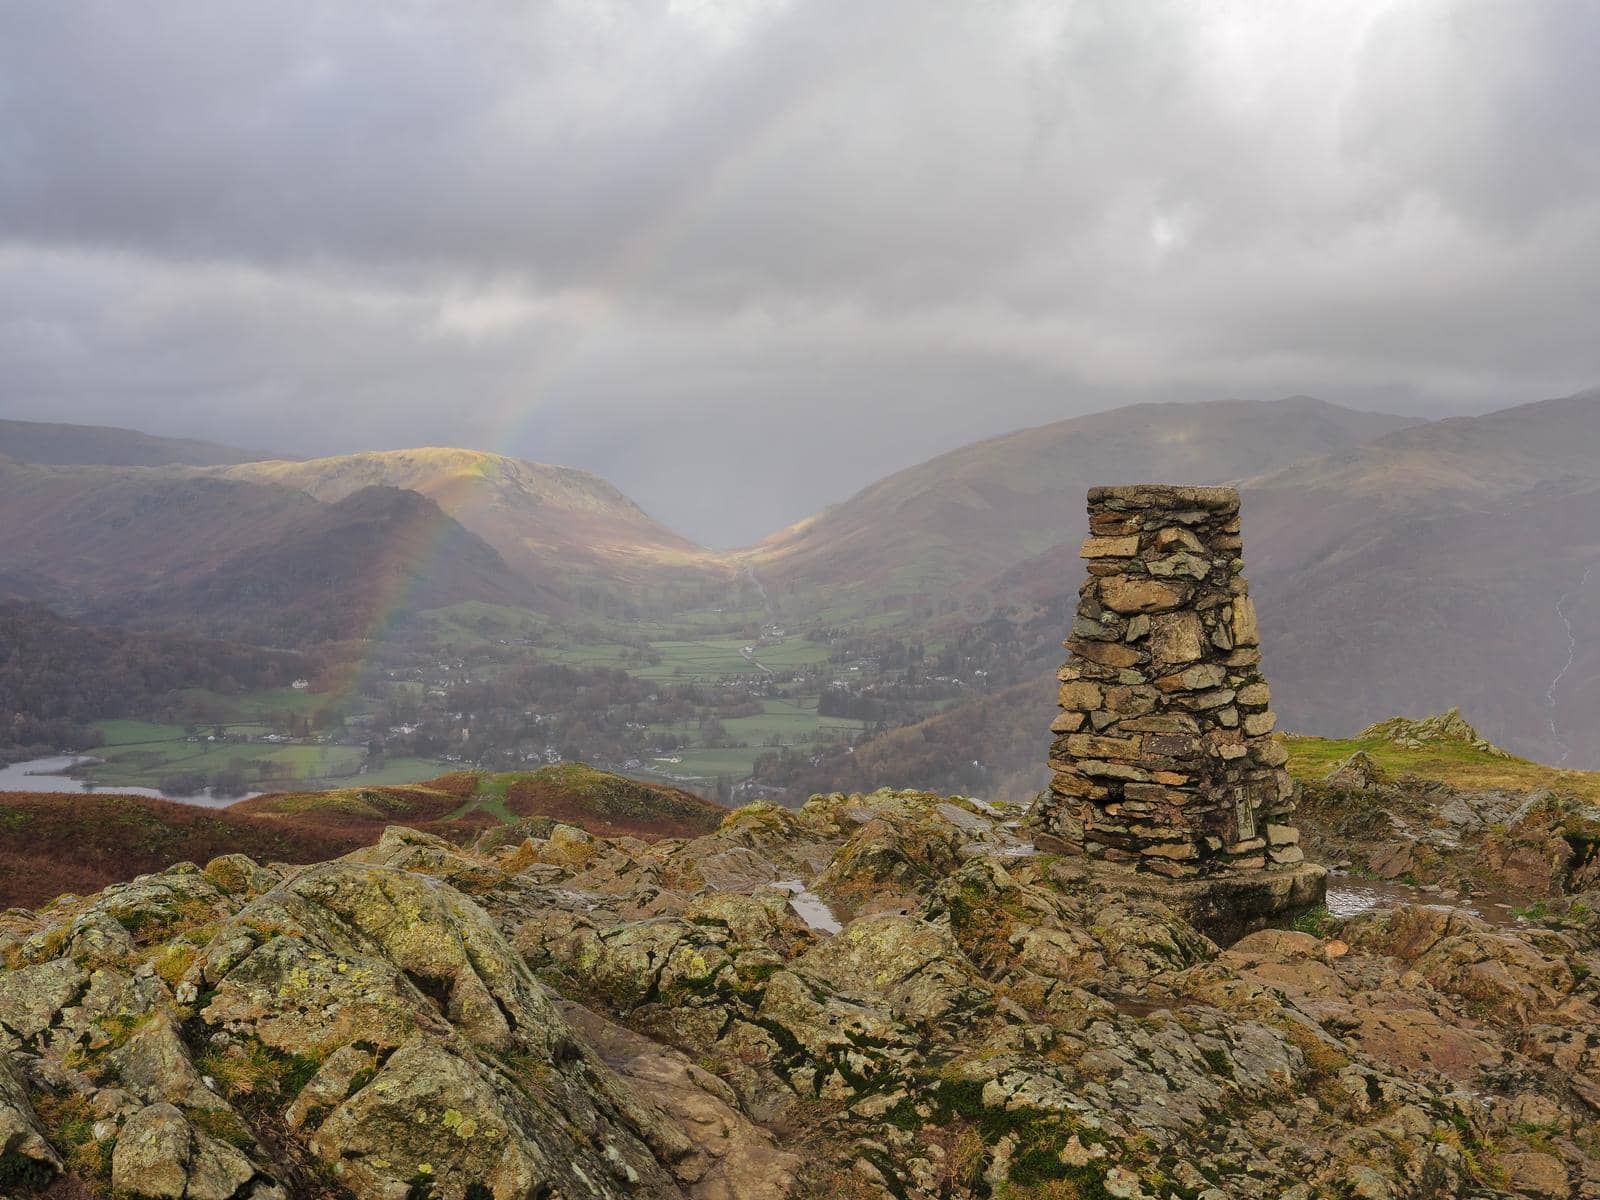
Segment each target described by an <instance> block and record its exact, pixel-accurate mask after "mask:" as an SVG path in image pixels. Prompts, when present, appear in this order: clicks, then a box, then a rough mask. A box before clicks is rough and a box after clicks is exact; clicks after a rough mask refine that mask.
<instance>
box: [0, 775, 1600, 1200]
mask: <svg viewBox="0 0 1600 1200" xmlns="http://www.w3.org/2000/svg"><path fill="white" fill-rule="evenodd" d="M1022 818H1023V814H1022V813H1020V812H1006V811H997V810H995V809H994V808H992V807H991V806H989V805H985V804H980V803H978V802H974V801H967V800H964V799H961V798H959V797H939V796H931V795H927V794H924V793H916V792H878V793H874V794H872V795H868V796H845V795H834V796H822V797H816V798H814V799H813V800H812V801H811V802H810V803H808V804H807V805H806V806H805V807H804V808H802V809H800V810H798V811H787V810H783V809H779V808H775V807H772V806H769V805H753V806H751V807H749V808H746V809H742V810H739V811H737V812H735V813H733V814H730V815H729V817H728V818H727V820H726V821H725V822H724V823H723V825H722V827H721V828H720V829H718V830H717V831H715V832H713V833H711V834H708V835H705V836H703V837H699V838H695V839H692V840H667V841H660V842H656V843H653V844H649V843H645V842H643V841H639V840H636V839H631V838H619V839H600V838H594V837H591V836H589V835H587V834H583V833H582V832H581V831H577V830H573V829H570V828H568V827H564V826H559V825H558V826H554V827H552V828H550V829H549V830H547V831H544V832H545V833H546V836H542V837H529V838H526V839H524V840H523V841H521V842H520V843H517V844H506V843H503V842H501V843H497V844H494V845H487V844H486V845H484V846H483V847H481V848H480V849H478V850H473V849H463V848H461V847H457V846H453V845H451V844H449V843H447V842H444V841H441V840H439V839H437V838H433V837H430V836H427V835H424V834H419V833H415V832H413V831H409V830H403V829H391V830H390V831H388V833H386V834H385V835H384V837H383V839H382V841H381V842H380V843H378V844H377V845H375V846H372V847H368V848H367V849H365V850H362V851H358V852H357V853H355V854H352V855H350V856H348V857H347V858H345V859H343V860H339V861H336V862H333V863H326V864H322V865H320V866H315V867H310V868H285V867H275V866H272V865H265V864H255V863H251V862H248V860H242V861H241V860H238V859H237V858H230V859H229V860H225V861H223V860H219V862H217V863H213V864H211V865H210V866H208V867H207V868H205V869H203V870H202V869H200V868H198V867H195V866H193V865H190V864H180V865H178V866H176V867H174V868H172V869H171V870H170V871H168V872H166V873H164V874H161V875H156V876H147V877H144V878H141V879H139V880H136V881H134V882H133V883H130V884H127V885H121V886H119V887H117V888H111V889H107V891H106V892H103V893H101V894H99V895H97V896H93V897H84V898H79V897H65V898H63V899H62V900H60V901H58V902H56V903H55V904H53V905H51V906H48V907H46V908H44V909H42V910H40V911H38V912H32V913H24V912H20V911H15V910H14V911H12V912H9V913H6V914H4V915H3V916H0V931H3V933H0V936H3V939H4V940H3V941H0V948H3V951H0V952H3V953H4V955H5V965H4V969H0V1196H8V1197H9V1196H14V1195H15V1196H21V1195H28V1194H44V1195H56V1196H95V1195H100V1196H112V1195H117V1196H144V1197H169V1196H170V1197H193V1198H195V1200H201V1198H203V1197H217V1198H219V1200H246V1198H250V1197H254V1198H255V1200H276V1198H277V1197H321V1196H327V1197H338V1196H354V1197H359V1198H361V1200H366V1198H368V1197H373V1198H377V1197H382V1198H384V1200H424V1198H429V1197H433V1198H439V1200H468V1198H470V1200H485V1198H487V1197H495V1198H511V1197H516V1198H517V1200H525V1198H527V1197H545V1198H547V1200H554V1198H555V1197H562V1198H565V1200H579V1198H584V1197H635V1196H638V1197H679V1196H682V1197H690V1198H692V1200H778V1198H780V1197H789V1196H796V1197H798V1196H828V1197H842V1198H847V1200H848V1198H850V1197H895V1198H896V1200H908V1198H922V1197H941V1196H948V1197H1007V1198H1011V1200H1021V1198H1026V1197H1039V1198H1041V1200H1059V1198H1065V1197H1074V1196H1094V1197H1098V1196H1117V1197H1129V1198H1132V1197H1149V1198H1160V1200H1167V1198H1168V1197H1173V1196H1177V1197H1181V1198H1183V1200H1196V1198H1200V1197H1204V1198H1205V1200H1217V1198H1219V1197H1293V1198H1295V1200H1306V1198H1309V1197H1349V1196H1364V1197H1454V1196H1512V1195H1523V1196H1584V1197H1593V1196H1600V1008H1597V1006H1596V996H1597V992H1596V983H1595V981H1596V973H1595V971H1596V967H1600V926H1597V924H1596V922H1595V920H1594V918H1593V917H1592V915H1591V914H1590V911H1589V909H1588V907H1587V906H1586V905H1585V904H1584V900H1583V897H1570V896H1569V897H1567V898H1566V899H1564V900H1563V901H1562V902H1561V904H1560V906H1559V908H1560V911H1559V913H1557V914H1556V916H1558V917H1559V919H1558V920H1556V919H1553V920H1551V921H1550V922H1547V923H1537V922H1530V923H1528V924H1526V925H1525V926H1523V927H1511V928H1508V927H1502V926H1497V925H1494V924H1491V923H1489V922H1486V921H1483V920H1480V919H1478V918H1476V917H1474V916H1472V915H1471V914H1470V913H1465V912H1462V911H1459V910H1453V909H1448V908H1444V909H1441V908H1430V907H1425V906H1419V905H1396V906H1389V907H1386V908H1384V909H1382V910H1379V911H1374V912H1370V913H1366V914H1363V915H1361V916H1359V917H1356V918H1353V919H1350V920H1346V921H1338V920H1333V919H1323V920H1321V921H1320V923H1316V924H1308V925H1307V926H1306V927H1305V928H1303V929H1300V930H1289V929H1266V930H1262V931H1260V932H1257V933H1253V934H1250V935H1249V936H1247V937H1245V938H1243V939H1242V940H1240V941H1238V942H1236V943H1234V944H1233V945H1231V946H1228V947H1226V948H1222V947H1219V946H1218V945H1217V944H1216V943H1214V942H1212V941H1211V940H1209V939H1208V938H1207V937H1205V936H1204V935H1202V934H1201V933H1200V932H1198V931H1197V930H1196V929H1195V928H1194V927H1193V926H1192V925H1191V924H1190V923H1189V922H1187V921H1185V920H1184V919H1183V918H1182V917H1181V916H1179V915H1178V914H1176V913H1175V912H1173V911H1172V910H1171V909H1170V908H1168V907H1166V906H1165V905H1163V904H1162V903H1161V902H1160V901H1159V900H1157V899H1155V898H1153V897H1151V896H1149V895H1140V894H1137V893H1131V892H1129V891H1126V890H1119V889H1118V888H1117V887H1116V886H1115V884H1114V882H1108V881H1107V880H1106V879H1104V878H1102V877H1100V876H1098V875H1096V874H1095V873H1094V872H1092V871H1089V870H1086V869H1085V867H1084V864H1083V861H1082V860H1081V859H1073V858H1057V857H1054V856H1052V855H1049V854H1040V853H1036V852H1031V848H1030V847H1028V846H1027V845H1026V843H1025V842H1024V841H1023V840H1022V838H1021V836H1020V835H1019V834H1018V832H1017V823H1018V822H1020V821H1021V820H1022ZM795 885H799V886H798V888H797V887H796V886H795ZM801 893H804V895H803V896H802V895H801ZM797 900H800V901H803V902H802V903H799V904H797ZM819 909H820V911H819ZM823 914H825V915H826V918H827V919H826V920H824V919H822V915H823ZM835 930H836V932H835ZM1313 930H1314V931H1313Z"/></svg>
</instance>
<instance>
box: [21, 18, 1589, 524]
mask: <svg viewBox="0 0 1600 1200" xmlns="http://www.w3.org/2000/svg"><path fill="white" fill-rule="evenodd" d="M1597 46H1600V6H1597V5H1594V4H1591V3H1588V2H1587V0H1567V2H1562V0H1533V2H1530V0H1501V2H1496V0H1461V2H1460V3H1441V2H1430V0H1341V2H1340V3H1337V4H1330V3H1327V2H1326V0H1170V2H1163V0H1145V2H1141V3H1137V4H1130V3H1126V2H1125V0H1099V2H1085V0H1048V2H1043V0H1041V2H1031V0H971V2H969V3H955V2H953V0H949V2H946V0H871V2H866V3H863V2H862V0H848V2H844V0H664V2H655V3H646V2H643V0H637V2H635V0H565V2H550V3H533V4H527V3H515V4H513V3H491V2H488V0H477V2H475V0H465V2H458V3H448V4H447V3H437V4H435V3H422V2H416V0H413V2H409V3H364V2H353V0H347V2H343V3H338V4H333V3H310V2H306V0H275V2H274V3H271V4H255V3H242V2H236V0H204V2H203V3H202V2H193V3H189V2H184V0H174V2H172V3H166V4H162V5H159V6H148V5H130V4H127V3H124V2H122V0H99V2H96V0H66V2H64V3H51V4H37V3H33V2H31V0H0V412H3V413H4V414H5V415H13V416H26V417H34V418H54V419H61V420H83V421H98V422H108V423H119V424H127V425H133V426H136V427H139V428H145V429H149V430H151V431H153V432H165V433H181V434H189V435H195V436H206V437H213V438H219V439H223V440H229V441H234V442H242V443H246V444H251V445H257V446H262V447H265V448H268V449H278V450H284V451H289V452H299V453H318V452H336V451H342V450H351V449H359V448H366V447H379V446H398V445H407V444H421V443H429V444H464V445H471V446H479V447H482V448H486V449H495V450H502V451H505V452H509V453H517V454H523V455H526V456H528V457H534V458H540V459H545V460H548V461H562V462H568V463H572V464H575V465H579V466H585V467H588V468H591V469H593V470H596V471H599V472H600V473H602V474H604V475H606V476H608V477H609V478H611V479H613V480H614V481H615V482H617V483H618V484H619V485H620V486H622V487H623V488H624V490H627V491H629V492H630V493H631V494H633V495H634V496H635V497H636V498H637V499H639V500H640V501H641V502H642V503H644V505H645V506H646V507H647V508H648V509H650V510H651V511H652V512H654V513H656V514H657V515H658V516H660V517H662V518H663V519H665V520H667V521H668V522H669V523H673V524H676V525H678V526H679V527H680V528H682V529H684V531H685V532H688V533H690V534H692V535H695V536H698V537H701V538H703V539H706V540H710V541H715V542H724V543H725V542H735V541H740V540H746V539H750V538H753V537H756V536H759V535H761V534H762V533H765V532H768V531H770V530H771V529H772V528H774V527H776V526H777V525H780V524H782V523H785V522H787V521H789V520H792V519H795V518H797V517H799V516H801V515H804V513H806V512H807V511H809V510H811V509H813V508H815V507H818V506H820V505H822V504H824V503H828V502H831V501H834V500H837V499H840V498H842V497H843V496H844V495H846V494H848V493H849V492H850V491H852V490H854V489H855V488H857V487H859V486H862V485H863V484H865V483H867V482H869V481H870V480H872V479H873V478H876V477H877V476H879V475H881V474H884V473H887V472H888V471H890V470H893V469H896V468H898V467H901V466H904V465H907V464H909V463H911V462H914V461H917V460H918V459H920V458H924V457H927V456H928V455H930V454H933V453H936V452H938V451H939V450H942V449H945V448H948V447H950V446H953V445H956V444H959V443H960V442H962V441H965V440H969V439H971V438H974V437H979V436H983V435H985V434H990V433H998V432H1003V431H1004V430H1006V429H1008V428H1012V427H1015V426H1017V425H1022V424H1027V423H1033V422H1039V421H1046V420H1052V419H1058V418H1061V417H1065V416H1071V415H1075V414H1077V413H1080V412H1084V411H1088V410H1090V409H1095V408H1103V407H1108V406H1111V405H1115V404H1119V403H1125V402H1129V401H1136V400H1144V399H1212V398H1217V397H1221V396H1230V395H1234V396H1249V397H1256V398H1266V397H1271V396H1275V395H1282V394H1288V393H1292V392H1310V393H1313V394H1317V395H1321V396H1323V397H1324V398H1326V399H1330V400H1335V401H1341V402H1345V403H1351V404H1355V405H1357V406H1370V407H1397V408H1404V409H1407V410H1409V411H1430V412H1443V411H1464V410H1474V409H1482V408H1485V407H1492V406H1498V405H1501V404H1508V403H1516V402H1520V401H1523V400H1529V399H1536V398H1541V397H1543V396H1547V395H1555V394H1561V393H1565V392H1570V391H1573V390H1576V389H1578V388H1580V387H1583V386H1587V385H1591V384H1593V383H1594V382H1596V381H1597V380H1600V362H1597V361H1596V360H1597V358H1600V350H1597V345H1600V343H1597V340H1596V338H1595V337H1594V332H1593V330H1594V319H1595V313H1596V312H1597V311H1600V188H1597V184H1600V73H1597V72H1595V71H1594V70H1593V61H1592V60H1593V53H1594V50H1595V48H1596V47H1597Z"/></svg>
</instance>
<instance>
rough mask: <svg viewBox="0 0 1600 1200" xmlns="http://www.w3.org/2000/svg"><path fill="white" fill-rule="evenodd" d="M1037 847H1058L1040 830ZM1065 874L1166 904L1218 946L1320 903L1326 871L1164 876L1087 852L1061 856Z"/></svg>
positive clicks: (1312, 867)
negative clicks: (1063, 858)
mask: <svg viewBox="0 0 1600 1200" xmlns="http://www.w3.org/2000/svg"><path fill="white" fill-rule="evenodd" d="M1036 840H1037V846H1038V849H1039V850H1041V851H1045V852H1047V853H1057V852H1059V850H1060V848H1061V847H1060V846H1059V844H1057V843H1055V842H1054V841H1053V840H1052V839H1051V838H1050V836H1049V835H1048V834H1043V835H1039V837H1038V838H1037V839H1036ZM1062 869H1063V870H1064V871H1065V872H1066V874H1067V875H1068V877H1071V876H1073V875H1081V878H1083V879H1085V880H1092V881H1093V882H1094V883H1096V884H1098V885H1100V886H1101V887H1103V888H1105V889H1106V890H1107V891H1113V892H1119V893H1121V894H1122V895H1125V896H1130V897H1134V898H1137V899H1148V900H1155V901H1158V902H1160V903H1162V904H1165V905H1166V906H1167V907H1168V908H1170V909H1171V910H1172V911H1173V912H1175V913H1177V914H1178V915H1179V916H1180V917H1182V918H1183V919H1184V920H1186V921H1188V922H1189V924H1191V925H1193V926H1194V927H1195V928H1196V929H1198V930H1199V931H1200V932H1201V933H1203V934H1205V935H1206V936H1207V937H1208V938H1210V939H1211V940H1212V941H1214V942H1216V943H1217V944H1218V945H1220V946H1228V945H1231V944H1232V943H1234V942H1236V941H1238V940H1239V939H1240V938H1242V937H1243V936H1244V935H1245V934H1247V933H1254V932H1255V931H1256V930H1258V929H1265V928H1267V927H1268V926H1270V925H1284V924H1286V923H1287V922H1289V921H1291V920H1293V919H1294V917H1296V916H1298V915H1299V914H1300V913H1303V912H1305V911H1306V910H1308V909H1311V908H1314V907H1315V906H1316V905H1318V904H1321V903H1322V902H1323V900H1324V899H1325V897H1326V895H1327V890H1328V871H1327V868H1326V867H1322V866H1319V865H1317V864H1316V863H1296V864H1295V865H1294V866H1292V867H1278V868H1276V869H1274V870H1270V871H1268V870H1261V871H1251V872H1249V873H1243V872H1241V873H1239V874H1229V875H1211V876H1203V877H1199V878H1195V879H1164V878H1162V877H1161V876H1159V875H1152V874H1150V873H1149V872H1147V871H1139V870H1135V869H1133V868H1132V867H1128V866H1125V865H1123V864H1121V863H1108V862H1101V861H1099V860H1097V859H1092V858H1088V857H1082V856H1080V857H1075V858H1072V859H1070V860H1064V861H1063V863H1062Z"/></svg>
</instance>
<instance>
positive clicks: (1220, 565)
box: [1036, 484, 1326, 936]
mask: <svg viewBox="0 0 1600 1200" xmlns="http://www.w3.org/2000/svg"><path fill="white" fill-rule="evenodd" d="M1242 548H1243V542H1242V540H1241V538H1240V526H1239V493H1238V492H1236V491H1234V490H1233V489H1232V488H1221V487H1173V486H1168V485H1164V484H1131V485H1127V486H1121V487H1097V488H1091V489H1090V490H1089V537H1088V538H1087V539H1085V541H1084V543H1083V549H1082V551H1081V553H1082V556H1083V558H1084V559H1086V560H1087V563H1088V579H1087V580H1086V581H1085V582H1084V584H1083V586H1082V587H1081V588H1080V589H1079V597H1080V598H1079V602H1078V613H1077V617H1076V619H1075V620H1074V621H1073V623H1072V633H1071V636H1070V637H1069V638H1068V639H1067V642H1066V645H1067V648H1068V649H1069V650H1070V651H1071V656H1070V657H1069V658H1068V660H1067V664H1066V666H1064V667H1062V668H1061V671H1060V676H1059V677H1060V680H1061V694H1060V699H1061V714H1060V715H1059V716H1058V717H1057V718H1056V720H1055V722H1054V723H1053V724H1052V725H1051V732H1052V733H1053V734H1054V735H1055V736H1054V739H1053V741H1052V743H1051V751H1050V769H1051V776H1052V777H1051V784H1050V790H1049V792H1048V793H1047V794H1046V795H1045V797H1044V798H1043V799H1042V801H1041V804H1040V806H1039V809H1038V810H1037V814H1036V820H1037V822H1038V824H1039V831H1038V832H1039V834H1040V840H1041V842H1042V847H1043V846H1054V847H1055V848H1058V849H1061V850H1064V851H1067V852H1069V853H1074V854H1080V855H1083V856H1085V858H1086V859H1088V860H1089V865H1090V866H1091V867H1092V868H1093V869H1095V870H1097V871H1099V872H1102V873H1109V874H1113V875H1116V876H1117V877H1118V878H1119V880H1120V881H1121V882H1122V883H1123V884H1124V885H1125V886H1126V885H1127V884H1130V883H1131V884H1134V885H1135V886H1136V887H1138V888H1142V889H1144V890H1151V891H1156V892H1159V893H1160V894H1161V895H1162V896H1163V898H1164V899H1167V900H1169V901H1170V902H1173V903H1174V905H1175V907H1179V908H1180V909H1183V910H1184V911H1186V912H1187V913H1188V915H1190V917H1191V919H1194V920H1196V921H1197V923H1199V924H1201V925H1202V926H1209V927H1211V928H1212V929H1214V930H1217V931H1218V932H1219V933H1220V934H1221V935H1223V936H1232V935H1235V934H1236V933H1237V932H1243V931H1244V930H1247V929H1249V928H1252V927H1254V926H1259V925H1261V924H1265V923H1266V922H1267V921H1269V920H1271V919H1272V918H1273V917H1274V916H1277V915H1279V914H1282V913H1285V912H1288V911H1291V910H1294V909H1299V908H1305V907H1308V906H1309V905H1311V904H1315V903H1317V902H1318V901H1320V900H1321V899H1322V895H1323V891H1324V887H1325V877H1326V873H1325V872H1324V871H1323V869H1322V868H1321V867H1317V866H1313V865H1311V864H1308V863H1306V862H1305V861H1304V854H1303V853H1302V852H1301V849H1300V845H1299V842H1300V835H1299V832H1298V831H1297V830H1296V829H1295V828H1294V826H1293V825H1291V824H1290V823H1289V816H1290V813H1291V812H1292V810H1293V807H1294V799H1295V790H1294V786H1293V784H1292V783H1291V781H1290V779H1289V773H1288V772H1287V771H1286V770H1284V763H1285V762H1286V761H1287V759H1288V753H1287V751H1285V750H1284V748H1283V746H1282V744H1281V743H1279V742H1278V741H1276V740H1274V739H1273V738H1272V736H1271V733H1272V729H1273V724H1274V720H1275V718H1274V717H1273V714H1272V710H1271V708H1270V707H1269V700H1270V696H1269V693H1268V690H1267V683H1266V680H1265V679H1264V678H1263V677H1262V674H1261V650H1260V646H1259V639H1258V636H1257V630H1256V614H1255V608H1254V606H1253V605H1252V604H1251V602H1250V595H1249V589H1248V587H1247V585H1246V583H1245V579H1244V576H1243V575H1241V574H1240V571H1241V569H1242V567H1243V565H1244V562H1243V559H1242V558H1241V556H1240V555H1241V550H1242Z"/></svg>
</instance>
